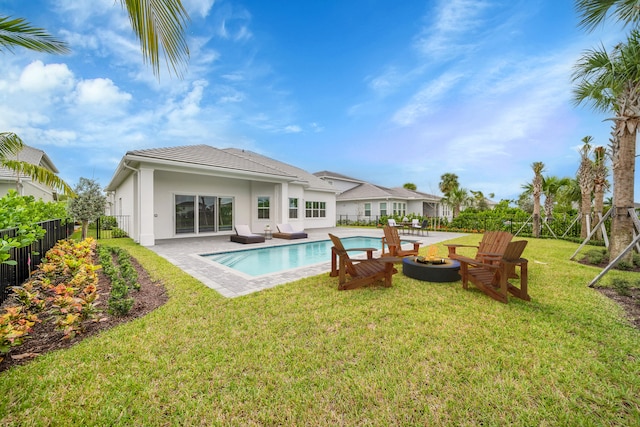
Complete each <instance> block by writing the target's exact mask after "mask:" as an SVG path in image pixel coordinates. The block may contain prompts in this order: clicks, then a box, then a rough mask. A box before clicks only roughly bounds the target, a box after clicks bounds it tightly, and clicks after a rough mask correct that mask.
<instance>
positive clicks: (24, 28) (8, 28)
mask: <svg viewBox="0 0 640 427" xmlns="http://www.w3.org/2000/svg"><path fill="white" fill-rule="evenodd" d="M15 47H24V48H25V49H30V50H35V51H38V52H46V53H59V54H65V53H69V46H68V45H67V43H66V42H64V41H62V40H58V39H57V38H55V37H53V36H52V35H50V34H49V33H47V32H46V31H45V30H43V29H42V28H36V27H34V26H32V25H31V24H30V23H28V22H27V21H25V20H24V19H22V18H11V17H8V16H0V52H2V51H3V50H8V51H10V52H13V48H15Z"/></svg>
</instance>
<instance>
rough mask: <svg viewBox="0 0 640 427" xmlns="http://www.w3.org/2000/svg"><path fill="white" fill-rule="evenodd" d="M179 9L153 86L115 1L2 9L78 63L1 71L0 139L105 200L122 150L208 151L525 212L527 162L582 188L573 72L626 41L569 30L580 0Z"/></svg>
mask: <svg viewBox="0 0 640 427" xmlns="http://www.w3.org/2000/svg"><path fill="white" fill-rule="evenodd" d="M183 4H184V5H185V7H186V8H187V10H188V12H189V15H190V17H191V23H190V25H189V27H188V31H187V36H188V43H189V47H190V50H191V59H190V62H189V65H188V69H187V71H186V72H185V74H184V76H183V78H182V79H179V78H176V77H171V76H169V75H168V74H166V73H163V74H162V75H161V77H160V80H158V79H156V78H155V77H154V76H153V73H152V71H151V69H150V68H149V67H147V66H145V65H144V64H143V61H142V56H141V54H140V49H139V45H138V43H137V41H136V40H135V39H134V37H133V35H132V32H131V28H130V25H129V22H128V18H127V16H126V14H125V13H124V12H123V11H122V9H121V7H120V3H119V2H118V1H114V0H74V1H66V0H49V1H39V0H30V1H24V0H2V1H0V15H9V16H14V17H23V18H26V19H27V20H28V21H30V22H31V23H32V24H33V25H36V26H38V27H43V28H45V29H47V30H48V31H49V32H50V33H52V34H54V35H56V36H57V37H59V38H61V39H64V40H66V41H67V42H68V43H69V44H70V47H71V49H72V53H71V54H69V55H64V56H57V55H45V54H39V53H34V52H29V51H26V50H16V51H15V52H14V53H10V52H3V53H1V54H0V55H1V56H0V58H1V61H0V129H1V130H2V131H14V132H16V133H18V134H19V135H20V136H21V137H22V139H23V140H24V141H25V143H27V144H29V145H31V146H34V147H37V148H40V149H42V150H44V151H45V152H47V154H48V155H49V156H50V157H51V159H52V160H53V162H54V164H55V165H56V166H57V167H58V169H59V170H60V176H61V177H62V178H63V179H65V180H66V181H67V182H68V183H70V184H71V185H75V183H77V181H78V179H79V178H80V177H86V178H94V179H96V180H97V181H98V182H99V183H100V184H101V185H106V184H108V182H109V181H110V179H111V176H112V174H113V172H114V171H115V167H116V165H117V164H118V162H119V161H120V159H121V158H122V156H123V155H124V154H125V153H126V151H128V150H135V149H144V148H154V147H164V146H178V145H191V144H209V145H212V146H214V147H218V148H226V147H237V148H244V149H248V150H253V151H256V152H258V153H260V154H263V155H266V156H269V157H273V158H275V159H278V160H281V161H284V162H287V163H290V164H292V165H295V166H297V167H300V168H302V169H305V170H307V171H309V172H312V173H313V172H317V171H321V170H330V171H334V172H339V173H342V174H345V175H349V176H352V177H354V178H358V179H362V180H366V181H369V182H372V183H374V184H377V185H382V186H387V187H394V186H401V185H403V184H404V183H406V182H412V183H414V184H416V185H417V187H418V190H420V191H424V192H427V193H432V194H440V191H439V189H438V183H439V182H440V176H441V175H442V174H444V173H455V174H456V175H458V177H459V182H460V185H461V186H462V187H464V188H467V189H469V190H480V191H482V192H483V193H484V194H485V195H489V194H490V193H494V194H495V197H494V199H495V200H501V199H515V198H517V196H518V194H519V193H520V192H521V191H522V185H523V184H526V183H527V182H530V181H531V180H532V177H533V172H532V170H531V164H532V163H533V162H537V161H541V162H543V163H544V164H545V165H546V169H545V172H544V173H545V174H546V175H555V176H559V177H564V176H571V177H573V176H575V172H576V171H577V169H578V163H579V154H578V151H577V150H578V148H579V147H580V146H581V145H582V142H581V139H582V138H583V137H584V136H586V135H591V136H592V137H593V138H594V144H595V145H607V144H608V139H609V133H610V126H611V125H610V122H606V121H603V120H604V119H606V118H607V115H606V114H602V113H596V112H593V111H592V110H591V109H590V108H589V107H588V106H584V107H575V106H574V105H573V102H572V99H571V98H572V82H571V73H572V69H573V67H574V65H575V63H576V61H577V59H578V58H579V56H580V55H581V53H582V52H583V51H584V50H585V49H590V48H593V47H596V46H597V45H599V44H601V43H602V44H603V45H604V46H606V47H611V46H613V45H614V44H615V43H617V42H618V41H621V40H623V36H622V35H621V32H620V31H619V29H616V28H599V29H598V30H596V31H594V32H593V33H591V34H587V33H585V32H584V31H582V30H581V29H579V28H578V27H577V22H578V17H577V15H576V13H575V10H574V2H573V1H569V0H562V1H550V0H434V1H414V0H405V1H401V2H399V1H377V0H350V1H341V0H326V1H282V0H274V1H270V2H266V1H262V0H246V1H236V0H217V1H214V0H183ZM162 67H163V71H164V70H166V68H165V67H164V65H163V66H162ZM638 187H639V186H638V185H637V184H636V192H637V193H636V200H639V199H640V197H638Z"/></svg>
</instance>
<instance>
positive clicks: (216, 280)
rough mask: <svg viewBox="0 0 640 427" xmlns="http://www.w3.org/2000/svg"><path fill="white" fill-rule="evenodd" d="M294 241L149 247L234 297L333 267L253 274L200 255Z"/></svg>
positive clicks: (222, 239)
mask: <svg viewBox="0 0 640 427" xmlns="http://www.w3.org/2000/svg"><path fill="white" fill-rule="evenodd" d="M306 232H307V233H308V235H309V236H308V238H307V239H304V241H306V242H309V241H320V240H327V237H328V233H331V234H334V235H336V236H338V237H340V238H342V237H352V236H362V237H378V238H382V236H383V232H382V229H381V228H371V229H368V228H356V227H353V228H351V227H337V228H323V229H311V230H306ZM460 236H464V234H463V233H450V232H439V231H437V232H433V231H430V232H429V235H428V236H421V235H410V236H402V237H403V239H404V238H406V239H410V240H417V241H420V242H421V243H422V246H423V247H426V246H428V245H431V244H434V243H438V242H442V241H444V240H449V239H454V238H456V237H460ZM295 243H303V242H295ZM291 244H293V242H292V241H291V240H287V239H277V238H274V239H270V240H269V239H268V240H266V241H265V242H264V243H255V244H250V245H242V244H240V243H235V242H231V241H229V236H209V237H189V238H181V239H165V240H158V241H156V244H155V245H154V246H149V247H148V249H150V250H152V251H154V252H155V253H157V254H158V255H160V256H162V257H163V258H165V259H166V260H167V261H169V262H170V263H172V264H174V265H176V266H177V267H179V268H181V269H182V270H183V271H184V272H186V273H187V274H189V275H191V276H192V277H194V278H196V279H198V280H199V281H200V282H202V283H203V284H204V285H205V286H207V287H209V288H211V289H214V290H215V291H217V292H218V293H220V295H222V296H224V297H227V298H234V297H238V296H243V295H248V294H252V293H254V292H259V291H261V290H263V289H269V288H272V287H274V286H278V285H282V284H285V283H289V282H293V281H296V280H299V279H302V278H305V277H312V276H317V275H319V274H323V273H328V272H329V271H330V269H331V262H330V260H329V259H327V261H326V262H322V263H319V264H314V265H311V266H303V267H299V268H295V269H291V270H286V271H282V272H276V273H270V274H266V275H262V276H257V277H253V276H248V275H246V274H243V273H240V272H239V271H237V270H233V269H231V268H229V267H224V266H222V265H221V264H218V263H216V262H213V261H210V260H207V259H206V258H204V257H202V256H201V255H202V254H215V253H220V252H232V251H238V250H243V249H254V248H258V247H270V246H284V245H291ZM380 252H381V251H380V250H378V251H376V252H374V256H379V255H380ZM223 267H224V268H223Z"/></svg>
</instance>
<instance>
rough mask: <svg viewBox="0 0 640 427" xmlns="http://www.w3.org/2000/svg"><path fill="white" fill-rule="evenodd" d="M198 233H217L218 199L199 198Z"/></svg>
mask: <svg viewBox="0 0 640 427" xmlns="http://www.w3.org/2000/svg"><path fill="white" fill-rule="evenodd" d="M198 200H199V207H198V231H199V232H206V231H215V225H216V220H215V218H216V216H215V214H216V198H215V197H211V196H200V197H198Z"/></svg>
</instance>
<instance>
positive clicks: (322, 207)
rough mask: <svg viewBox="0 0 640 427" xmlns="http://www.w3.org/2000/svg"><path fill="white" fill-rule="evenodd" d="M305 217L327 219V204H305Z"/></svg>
mask: <svg viewBox="0 0 640 427" xmlns="http://www.w3.org/2000/svg"><path fill="white" fill-rule="evenodd" d="M304 208H305V217H307V218H326V216H327V202H305V203H304Z"/></svg>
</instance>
